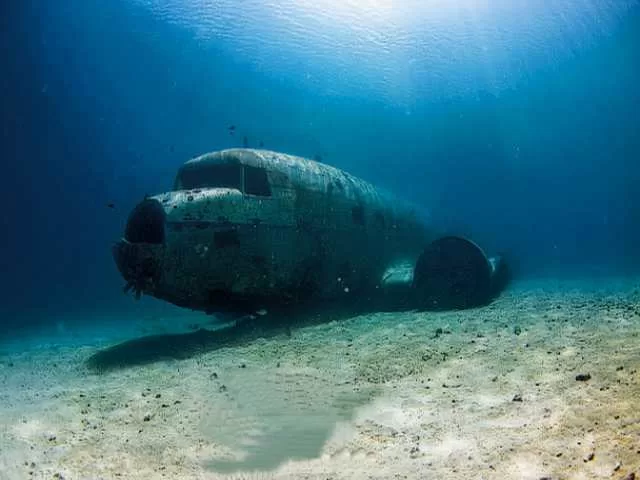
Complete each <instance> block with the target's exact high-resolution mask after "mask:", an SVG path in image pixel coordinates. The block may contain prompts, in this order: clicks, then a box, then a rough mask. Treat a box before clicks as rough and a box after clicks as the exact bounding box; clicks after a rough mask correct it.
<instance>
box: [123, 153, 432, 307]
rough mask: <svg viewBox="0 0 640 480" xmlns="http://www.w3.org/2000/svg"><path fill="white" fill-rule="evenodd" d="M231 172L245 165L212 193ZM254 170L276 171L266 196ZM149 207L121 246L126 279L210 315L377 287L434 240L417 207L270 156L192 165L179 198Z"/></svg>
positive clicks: (305, 163)
mask: <svg viewBox="0 0 640 480" xmlns="http://www.w3.org/2000/svg"><path fill="white" fill-rule="evenodd" d="M225 165H229V166H233V165H236V166H238V168H239V169H240V170H239V171H240V172H241V174H242V178H241V181H240V183H239V184H238V185H237V188H234V186H228V185H227V186H225V187H214V188H210V187H208V186H207V185H206V178H207V176H208V175H209V173H210V172H211V171H214V172H215V168H217V167H219V166H225ZM251 168H253V169H254V170H255V171H259V172H266V179H267V180H268V192H261V193H262V194H259V195H254V194H250V193H248V192H246V191H245V185H248V184H246V183H245V182H246V179H245V177H244V176H245V174H248V172H249V169H251ZM245 169H246V172H247V173H245ZM230 171H232V173H233V174H234V175H235V170H230ZM252 172H253V171H252ZM230 178H231V180H229V182H231V183H233V182H234V181H235V177H233V175H231V176H230ZM213 181H215V178H214V180H213ZM198 183H203V185H198ZM194 185H196V186H197V187H196V188H189V187H193V186H194ZM247 189H248V187H247ZM145 201H146V202H147V204H146V206H143V207H142V209H141V210H140V212H138V213H137V214H136V213H135V211H134V213H132V215H131V217H130V219H129V225H128V227H127V231H128V232H129V231H131V232H136V231H140V232H141V233H140V235H142V236H141V237H140V238H137V237H136V238H135V240H136V241H135V242H132V241H131V239H128V238H126V236H125V239H123V241H121V242H119V243H118V244H117V245H116V246H115V247H114V254H115V256H116V262H117V263H118V266H119V268H120V270H121V272H122V273H123V276H124V277H125V279H126V280H127V281H129V282H130V283H132V284H133V285H139V288H140V290H141V291H142V292H143V293H146V294H150V295H153V296H156V297H158V298H162V299H165V300H168V301H170V302H173V303H176V304H178V305H182V306H187V307H190V308H196V309H203V310H208V309H215V308H219V307H224V306H225V305H226V304H232V303H238V302H239V303H242V304H247V305H248V304H250V303H256V304H259V303H264V302H271V301H282V302H297V301H305V300H309V299H330V298H340V297H344V296H350V295H351V296H352V295H356V294H358V293H361V292H363V291H372V290H373V289H375V288H377V287H378V286H379V285H380V283H381V282H382V280H383V276H384V273H385V271H387V269H388V268H389V267H391V266H393V265H394V264H398V263H402V262H404V263H406V262H410V263H412V264H413V263H415V260H416V258H417V257H418V255H419V254H420V252H421V250H422V248H423V247H424V246H425V245H426V244H427V243H428V242H429V241H431V240H433V239H434V238H435V237H434V234H433V233H431V232H430V230H429V229H428V227H427V226H426V225H425V223H424V219H425V216H424V215H422V214H421V212H420V211H419V210H418V209H417V208H416V207H415V206H413V205H411V204H408V203H406V202H402V201H400V200H399V199H397V198H395V197H394V196H392V195H390V194H388V193H386V192H383V191H381V190H380V189H377V188H376V187H374V186H373V185H371V184H370V183H368V182H365V181H364V180H361V179H359V178H356V177H354V176H352V175H350V174H348V173H346V172H343V171H341V170H339V169H336V168H334V167H331V166H328V165H324V164H321V163H318V162H315V161H311V160H307V159H304V158H300V157H295V156H291V155H286V154H282V153H277V152H271V151H265V150H252V149H231V150H224V151H220V152H214V153H209V154H206V155H203V156H201V157H198V158H195V159H193V160H190V161H189V162H187V163H186V164H184V165H183V166H182V167H181V169H180V171H179V172H178V175H177V177H176V181H175V188H174V190H173V191H171V192H167V193H162V194H159V195H155V196H153V197H150V198H149V199H147V200H145ZM158 206H160V207H161V210H162V213H161V214H160V213H159V212H160V210H159V209H158ZM152 210H153V211H154V213H153V214H152V213H151V211H152ZM141 212H142V213H141ZM145 222H146V223H145ZM154 222H162V231H160V230H158V229H157V228H156V227H157V226H156V225H154V224H153V223H154ZM136 229H137V230H136ZM145 229H146V230H145ZM149 232H157V236H158V238H153V239H152V238H151V237H149V235H150V234H149ZM145 235H147V237H149V238H145ZM154 235H155V233H154ZM129 236H132V237H133V236H135V235H133V234H130V235H129ZM141 240H142V241H141ZM149 240H151V241H153V242H155V244H151V243H150V241H149ZM124 252H126V255H125V254H124ZM125 257H126V260H125ZM137 258H139V259H144V261H145V262H146V264H147V268H146V274H145V275H146V277H145V278H143V279H142V280H140V279H136V278H131V277H135V274H134V273H132V272H133V271H135V268H133V269H132V265H133V266H135V265H137V263H138V260H136V259H137ZM149 258H153V261H151V260H149ZM140 261H142V260H140ZM150 262H151V263H153V265H154V266H153V268H151V267H149V263H150ZM138 270H140V268H138ZM149 272H152V273H151V274H149Z"/></svg>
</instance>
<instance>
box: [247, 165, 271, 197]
mask: <svg viewBox="0 0 640 480" xmlns="http://www.w3.org/2000/svg"><path fill="white" fill-rule="evenodd" d="M244 193H246V194H247V195H259V196H262V197H270V196H271V187H270V186H269V178H268V177H267V171H266V170H265V169H264V168H259V167H250V166H249V165H245V166H244Z"/></svg>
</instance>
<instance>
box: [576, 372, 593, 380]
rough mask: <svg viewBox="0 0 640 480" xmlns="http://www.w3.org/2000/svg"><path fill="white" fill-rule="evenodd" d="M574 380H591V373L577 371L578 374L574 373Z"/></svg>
mask: <svg viewBox="0 0 640 480" xmlns="http://www.w3.org/2000/svg"><path fill="white" fill-rule="evenodd" d="M576 380H577V381H578V382H586V381H587V380H591V374H590V373H579V374H578V375H576Z"/></svg>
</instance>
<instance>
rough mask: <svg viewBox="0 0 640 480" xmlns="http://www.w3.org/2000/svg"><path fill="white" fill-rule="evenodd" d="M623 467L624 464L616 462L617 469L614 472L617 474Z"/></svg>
mask: <svg viewBox="0 0 640 480" xmlns="http://www.w3.org/2000/svg"><path fill="white" fill-rule="evenodd" d="M621 466H622V464H621V463H620V462H616V465H615V467H613V471H614V472H617V471H618V470H620V467H621Z"/></svg>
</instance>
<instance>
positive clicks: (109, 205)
mask: <svg viewBox="0 0 640 480" xmlns="http://www.w3.org/2000/svg"><path fill="white" fill-rule="evenodd" d="M107 207H109V208H116V204H115V203H113V202H111V203H107Z"/></svg>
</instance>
